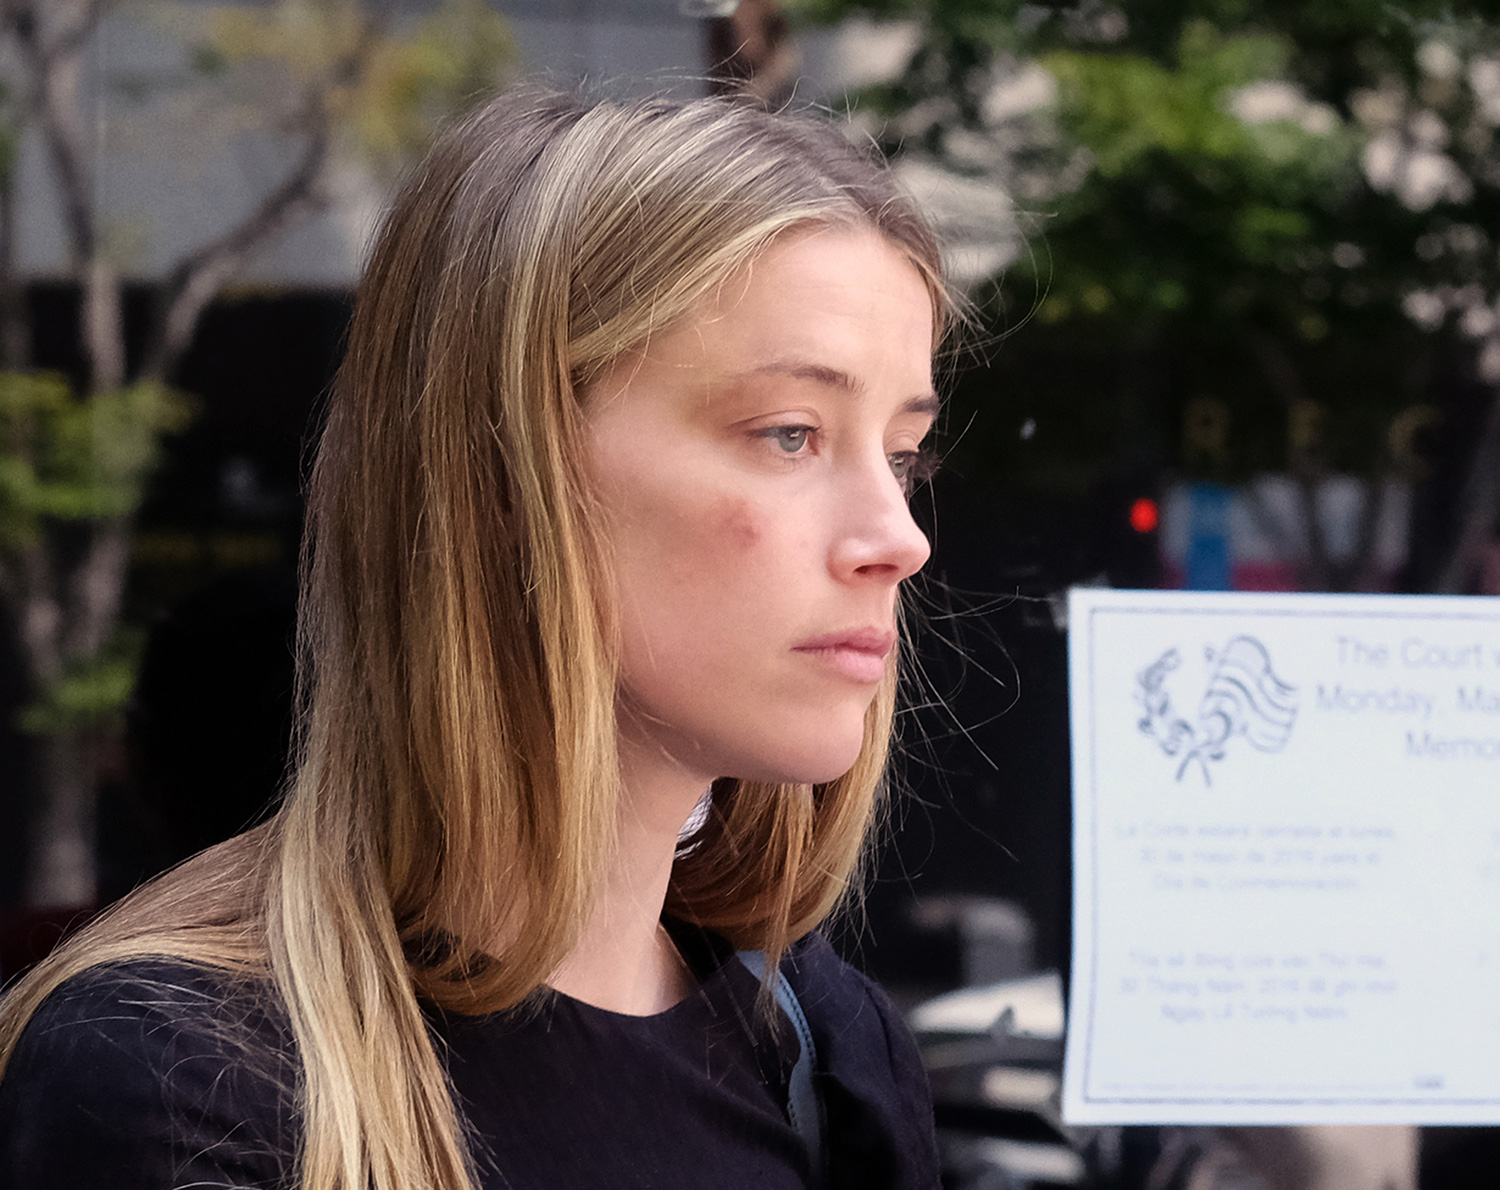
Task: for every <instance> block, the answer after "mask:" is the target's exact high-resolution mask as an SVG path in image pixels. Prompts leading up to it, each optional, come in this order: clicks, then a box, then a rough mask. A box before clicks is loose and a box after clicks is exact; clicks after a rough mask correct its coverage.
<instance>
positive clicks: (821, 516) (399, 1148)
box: [0, 91, 944, 1190]
mask: <svg viewBox="0 0 1500 1190" xmlns="http://www.w3.org/2000/svg"><path fill="white" fill-rule="evenodd" d="M943 314H944V303H943V298H942V289H941V283H940V280H939V268H938V258H937V253H936V250H935V248H934V245H933V241H932V238H931V236H930V234H929V232H928V230H927V228H926V226H925V225H924V223H923V222H922V220H921V218H920V217H919V216H918V215H917V213H916V212H915V210H914V209H913V207H912V206H911V204H910V203H909V202H908V200H906V199H905V198H903V197H902V196H901V195H900V194H899V193H898V192H897V191H896V190H895V189H894V187H893V185H892V183H891V181H890V180H889V177H888V175H887V174H886V173H885V172H884V171H883V170H882V169H881V168H879V167H878V166H877V165H875V164H873V163H872V162H870V161H869V160H867V159H866V158H865V157H863V156H862V155H861V154H860V153H858V152H856V151H855V150H853V149H852V148H850V147H849V146H848V145H847V144H845V143H844V142H843V141H842V140H841V139H840V138H839V136H838V135H837V134H836V133H835V132H834V131H832V130H831V129H828V128H824V127H821V126H818V125H814V124H810V123H806V122H802V121H796V120H790V119H785V118H780V117H776V116H772V115H769V114H766V113H764V112H761V111H757V110H754V109H751V108H749V107H746V106H741V105H735V104H731V103H727V102H723V101H698V102H693V103H686V104H679V103H674V102H669V101H645V102H639V103H614V102H597V103H594V102H586V101H584V100H581V99H579V98H578V97H576V96H570V95H566V94H556V93H551V92H544V91H521V92H517V93H514V94H511V95H508V96H505V97H502V98H500V99H499V100H497V101H495V102H493V103H491V104H489V105H488V106H486V107H484V108H483V109H481V110H479V111H477V112H476V113H475V114H473V115H472V116H470V117H469V118H468V119H466V120H465V121H464V122H463V123H461V124H460V125H459V126H458V127H456V128H454V129H453V130H451V131H450V132H449V133H448V134H447V135H446V136H444V137H443V138H442V139H441V140H440V141H439V143H438V144H437V146H436V147H435V148H434V150H433V151H432V153H431V154H430V156H429V157H428V159H427V161H426V162H425V163H424V164H423V166H422V167H421V168H420V169H419V170H418V171H417V172H416V173H415V175H414V177H413V178H412V179H411V181H410V182H409V183H408V185H407V187H406V189H405V191H404V193H403V194H402V195H401V197H400V198H399V199H398V201H397V202H396V205H395V207H394V208H393V210H392V212H391V214H390V217H389V219H388V221H387V223H386V226H385V229H384V232H383V233H382V235H381V237H380V239H379V242H378V244H377V246H376V248H375V250H374V254H373V257H372V259H371V262H370V265H369V268H368V271H367V273H366V276H365V278H364V280H363V282H362V284H361V287H360V291H359V294H358V300H357V303H356V310H355V315H354V321H353V326H352V328H351V331H350V338H349V346H348V352H347V357H346V359H345V361H344V364H343V366H342V369H341V371H340V374H339V378H338V381H337V383H336V386H335V391H334V394H333V398H332V402H331V407H330V409H329V413H328V419H327V425H326V427H325V429H324V432H323V436H322V440H321V444H320V447H319V452H318V458H317V464H316V467H315V471H314V474H313V477H312V484H311V493H310V503H309V511H308V542H309V544H308V547H307V552H306V555H305V565H304V596H303V603H302V608H301V613H300V614H301V621H300V625H299V651H300V658H299V661H300V671H299V672H300V688H301V703H302V726H301V735H300V743H299V749H298V761H297V764H296V767H295V773H294V775H293V778H292V779H291V781H290V782H289V786H288V792H287V795H286V800H285V804H284V806H283V807H282V809H281V810H280V812H279V813H278V814H277V816H276V817H275V818H274V819H273V820H272V821H271V822H270V823H269V824H267V825H266V826H265V827H262V828H258V829H257V830H254V831H251V832H249V833H248V834H245V835H241V836H240V837H238V838H236V839H234V840H231V841H230V842H228V843H226V844H223V845H221V846H219V847H216V848H213V849H211V850H210V851H208V852H205V853H204V854H202V855H200V856H199V857H197V858H196V859H194V860H193V861H190V862H189V863H188V864H186V865H184V866H183V867H182V868H180V869H178V870H176V871H175V872H173V873H171V874H169V875H168V876H166V877H164V878H163V879H161V880H159V881H157V882H156V883H155V884H153V885H152V886H149V887H147V888H146V889H143V890H141V891H139V892H137V893H136V894H134V895H133V896H132V897H130V898H128V899H127V900H126V901H125V902H123V903H122V904H121V905H120V906H119V907H118V908H116V909H115V910H114V911H113V912H112V913H110V914H109V915H108V916H107V917H106V918H105V919H104V920H102V921H100V922H99V923H97V924H95V925H94V926H92V927H90V928H89V929H88V930H87V931H85V932H84V933H83V934H82V935H80V936H79V937H78V938H77V939H76V940H74V941H73V942H72V943H71V944H70V945H68V946H66V947H65V948H64V949H63V950H62V951H61V952H60V953H58V954H57V955H55V956H53V957H52V958H51V959H50V960H49V961H48V963H47V964H45V965H44V966H43V967H42V968H40V969H38V970H37V971H36V972H34V973H33V974H32V975H31V976H30V977H29V978H28V979H27V980H26V981H24V982H23V983H22V984H21V985H20V986H19V987H17V988H16V989H14V990H13V991H12V992H11V993H10V994H9V996H8V997H7V999H6V1001H5V1002H4V1006H3V1009H0V1062H3V1061H6V1060H7V1059H8V1066H6V1067H5V1069H4V1073H3V1079H4V1081H3V1083H0V1171H3V1172H0V1181H3V1180H4V1179H5V1178H9V1182H7V1183H5V1184H7V1185H12V1184H13V1185H16V1186H37V1187H42V1186H46V1187H50V1186H78V1185H88V1184H107V1185H110V1186H115V1187H148V1186H150V1187H160V1186H177V1185H193V1186H207V1185H235V1186H244V1185H254V1186H261V1185H265V1186H272V1185H275V1186H281V1185H287V1186H292V1185H295V1186H301V1187H306V1188H309V1190H310V1188H314V1187H318V1188H323V1187H343V1188H345V1190H353V1188H356V1187H358V1188H363V1187H366V1186H372V1187H378V1188H380V1190H408V1188H410V1187H434V1188H438V1187H440V1188H443V1190H458V1188H460V1187H463V1188H468V1187H492V1186H513V1187H517V1188H519V1187H526V1186H545V1187H566V1186H585V1185H588V1186H593V1185H608V1186H634V1185H641V1186H646V1185H650V1186H663V1187H676V1186H690V1185H694V1186H696V1185H704V1184H715V1185H744V1186H800V1185H804V1184H809V1183H812V1182H816V1181H817V1180H818V1179H819V1178H820V1177H821V1176H822V1174H823V1172H824V1171H825V1170H826V1175H827V1180H828V1184H830V1185H860V1186H878V1185H882V1184H887V1185H892V1186H930V1185H935V1183H936V1158H935V1154H934V1147H933V1142H932V1137H931V1123H930V1115H929V1113H930V1108H929V1106H928V1104H927V1099H926V1091H925V1088H924V1086H923V1084H922V1081H921V1077H922V1076H921V1070H920V1067H919V1064H918V1063H917V1060H916V1056H915V1051H914V1048H913V1046H912V1043H911V1041H910V1038H909V1037H908V1036H907V1035H906V1034H905V1033H904V1032H903V1030H902V1027H901V1025H900V1023H899V1021H898V1019H897V1018H896V1016H895V1014H894V1013H893V1011H892V1009H891V1008H890V1005H889V1004H888V1002H887V1001H886V1000H885V999H884V997H883V996H881V995H880V993H879V992H878V991H877V990H876V989H874V988H873V986H872V985H870V984H868V982H866V981H865V980H863V978H862V977H860V976H858V975H857V974H856V973H854V972H853V971H852V970H851V969H849V968H847V967H845V966H844V965H843V964H842V963H840V962H839V961H838V960H837V959H836V958H835V957H834V956H833V954H832V952H831V951H830V950H829V949H828V947H827V944H826V943H824V942H822V941H821V940H820V939H818V938H817V937H816V936H811V937H807V938H806V939H805V940H803V941H798V940H799V939H804V936H805V935H808V932H809V931H810V930H812V929H813V928H814V927H815V926H816V925H817V924H818V923H819V922H820V921H822V920H823V918H824V917H825V916H826V915H827V914H828V913H829V912H830V911H831V910H832V909H833V907H834V906H835V905H836V904H837V903H838V902H839V900H840V898H841V897H843V896H844V895H845V894H846V893H847V891H848V890H849V889H850V887H851V882H852V879H853V875H854V873H855V870H856V868H857V866H858V861H859V858H860V855H861V849H862V847H863V844H864V841H865V836H866V834H867V832H868V829H869V827H870V825H871V823H872V821H873V819H874V816H875V814H876V809H877V803H878V792H879V789H880V785H881V775H882V770H883V768H884V764H885V759H886V748H887V741H888V737H889V734H890V730H891V717H892V705H893V692H894V682H895V658H894V645H895V643H896V638H895V621H896V599H897V591H898V586H899V584H900V582H901V581H902V580H903V579H905V578H907V577H908V576H909V575H911V574H912V573H913V572H915V571H916V570H917V569H918V567H920V565H921V564H922V562H923V561H924V560H925V558H926V556H927V543H926V540H925V539H924V538H923V536H922V535H921V533H920V532H919V531H918V530H917V528H916V526H915V525H914V524H913V523H912V520H911V518H910V515H909V513H908V511H907V506H906V495H907V490H908V488H909V487H910V484H911V483H912V482H913V481H914V479H915V478H916V477H917V475H918V472H919V471H920V468H921V466H922V453H921V451H922V448H921V442H922V439H923V438H924V436H925V435H926V433H927V431H928V430H929V428H930V426H931V423H932V420H933V418H934V416H935V412H936V398H935V397H934V395H933V391H932V379H931V365H932V351H933V347H934V344H935V342H936V341H937V338H938V331H939V328H940V326H941V324H942V321H943ZM710 782H712V791H711V794H708V795H705V788H706V787H707V786H708V785H709V783H710ZM206 795H207V794H206ZM736 948H739V949H740V950H742V951H758V952H764V955H765V956H766V958H767V959H768V960H769V963H770V966H769V970H770V971H771V973H772V974H771V976H770V977H768V978H767V979H766V980H765V981H764V983H763V984H762V983H758V982H757V980H756V978H755V977H754V976H753V975H752V974H751V972H750V971H749V970H748V969H747V966H746V965H745V964H742V963H740V962H736V961H734V957H733V952H734V951H735V949H736ZM778 961H780V966H779V968H778V966H777V964H778ZM749 965H752V966H753V963H752V964H749ZM778 969H779V970H781V971H782V972H784V974H785V976H786V978H787V980H788V981H789V986H790V995H788V994H787V991H786V987H787V985H784V984H783V983H782V982H781V981H780V980H779V979H777V978H776V977H775V972H776V971H777V970H778ZM773 991H775V992H776V993H777V995H776V996H775V997H773V995H772V992H773ZM778 1000H779V1001H780V1003H781V1004H782V1005H783V1006H784V1007H786V1008H789V1009H790V1010H791V1015H792V1016H793V1017H794V1018H795V1017H796V1016H797V1014H798V1010H799V1008H800V1009H802V1010H805V1016H806V1023H807V1025H808V1026H809V1035H807V1036H806V1037H804V1038H802V1039H800V1040H799V1037H798V1035H797V1033H796V1032H794V1031H793V1030H792V1029H791V1028H788V1027H787V1022H786V1019H785V1017H784V1015H783V1013H782V1012H781V1010H780V1009H778V1007H777V1001H778ZM801 1040H805V1041H807V1042H808V1043H809V1044H808V1045H805V1046H804V1045H802V1044H801V1043H800V1042H801ZM814 1053H815V1060H816V1069H817V1077H816V1079H815V1080H814V1081H815V1083H816V1085H817V1087H818V1088H819V1099H820V1100H821V1102H820V1104H819V1111H820V1113H821V1115H822V1117H823V1118H824V1121H825V1123H826V1127H825V1128H824V1130H823V1133H822V1135H821V1137H818V1136H816V1135H814V1136H813V1137H812V1143H811V1145H810V1146H809V1145H808V1144H807V1143H806V1139H805V1137H804V1135H799V1132H798V1131H797V1130H796V1127H795V1126H794V1123H793V1121H792V1120H790V1119H789V1118H788V1113H789V1096H790V1095H792V1094H793V1092H792V1090H791V1086H792V1084H793V1082H794V1079H795V1078H796V1077H800V1075H799V1069H800V1070H805V1069H806V1067H805V1065H804V1066H803V1067H801V1068H799V1067H798V1065H797V1063H798V1061H799V1059H800V1058H802V1056H803V1055H804V1054H808V1055H809V1056H813V1055H814ZM790 1110H791V1112H792V1114H794V1115H795V1114H796V1110H797V1109H796V1106H795V1104H792V1105H791V1106H790ZM802 1115H803V1119H802V1121H801V1122H802V1123H803V1124H805V1122H806V1109H805V1107H804V1108H803V1109H802Z"/></svg>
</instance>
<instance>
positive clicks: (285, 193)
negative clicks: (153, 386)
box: [140, 121, 332, 381]
mask: <svg viewBox="0 0 1500 1190" xmlns="http://www.w3.org/2000/svg"><path fill="white" fill-rule="evenodd" d="M331 143H332V137H331V134H330V131H329V128H328V126H327V124H326V122H323V121H320V122H319V123H317V124H315V125H314V127H313V128H312V129H311V130H310V132H309V134H308V142H307V145H306V147H305V149H304V150H303V153H302V157H301V159H300V160H299V161H298V162H297V165H296V166H295V167H294V168H293V170H292V172H291V173H290V174H289V175H288V176H287V177H286V179H285V180H284V181H282V183H281V184H280V185H279V186H277V187H276V189H274V190H273V191H271V193H270V194H268V195H267V196H266V197H265V199H264V200H263V201H262V202H261V203H260V205H259V206H257V207H256V208H255V210H253V211H252V212H250V214H249V215H248V216H247V217H246V218H245V220H244V221H243V222H241V223H240V224H239V225H238V226H237V227H233V228H231V229H230V230H229V231H227V232H225V233H224V234H223V235H221V236H220V237H219V238H218V239H216V240H212V241H210V242H209V243H207V244H205V245H203V246H202V247H201V248H199V249H197V250H196V251H194V252H192V253H191V254H190V255H188V256H187V257H185V258H184V259H183V260H181V261H180V262H179V263H178V265H177V267H176V268H174V269H173V270H172V272H171V274H170V275H169V276H168V277H167V279H166V281H165V282H164V283H163V285H162V293H161V298H160V305H159V306H158V309H159V310H160V311H161V313H160V315H159V316H158V318H157V321H156V326H155V328H154V330H153V333H152V337H151V341H150V345H149V347H148V348H147V351H146V357H145V361H144V363H143V364H142V367H141V372H140V374H141V376H142V377H143V378H145V379H150V380H163V381H164V380H166V379H168V378H169V377H170V375H171V373H172V371H173V369H174V368H175V367H176V366H177V363H178V361H179V360H181V358H182V355H183V353H184V352H185V351H187V349H188V346H189V345H190V344H191V343H192V339H193V331H194V329H195V328H196V327H197V325H198V320H199V318H200V317H201V316H202V314H203V311H204V309H205V308H206V307H207V305H208V303H209V302H211V301H212V300H213V299H214V297H215V295H216V294H217V293H218V292H219V290H220V289H222V288H223V287H224V285H225V284H226V283H227V282H228V281H229V279H230V278H231V277H233V276H234V274H235V273H237V272H238V271H239V270H240V269H241V268H242V267H243V266H244V264H245V262H246V260H247V259H248V258H249V257H250V256H251V255H252V254H253V253H254V252H255V251H256V250H257V249H258V248H260V247H262V246H263V245H264V244H266V243H267V242H268V241H269V240H271V239H272V238H273V237H275V236H276V234H277V233H279V232H280V231H282V230H283V229H284V228H285V227H286V226H288V225H289V224H290V223H292V222H293V221H294V220H296V219H297V217H298V216H300V215H301V214H303V213H304V212H306V211H309V210H317V209H319V208H321V207H323V206H325V205H326V204H327V199H326V197H325V196H324V195H323V194H322V193H320V190H321V183H322V181H323V175H324V173H325V171H326V169H327V166H328V161H329V158H330V147H331Z"/></svg>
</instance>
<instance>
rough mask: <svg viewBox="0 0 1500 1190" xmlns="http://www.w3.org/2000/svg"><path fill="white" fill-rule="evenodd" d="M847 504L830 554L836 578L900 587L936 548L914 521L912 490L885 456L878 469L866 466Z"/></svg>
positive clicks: (853, 484) (849, 492)
mask: <svg viewBox="0 0 1500 1190" xmlns="http://www.w3.org/2000/svg"><path fill="white" fill-rule="evenodd" d="M842 505H843V507H842V509H841V513H842V515H841V517H840V519H839V531H838V533H837V535H836V538H835V541H834V543H833V549H832V551H831V555H830V565H831V566H832V568H833V572H834V576H835V577H836V578H838V579H839V580H841V581H843V582H860V581H874V582H883V583H888V584H890V585H891V586H895V584H897V583H899V582H900V581H901V580H902V579H904V578H910V577H911V576H912V575H914V574H916V572H917V571H919V570H921V569H922V566H923V565H924V564H925V563H926V561H927V559H928V557H929V556H930V555H931V553H932V546H931V544H930V543H929V542H928V540H927V535H926V534H925V533H923V532H922V530H921V529H919V528H918V527H917V522H916V521H914V520H913V519H912V515H911V508H910V507H909V505H908V504H907V499H906V492H905V491H904V490H903V489H902V486H901V483H900V481H899V480H897V478H896V477H895V475H894V474H892V472H891V469H890V465H889V463H888V462H887V460H886V458H885V456H884V455H881V456H880V459H879V465H878V467H870V468H861V474H860V475H859V477H858V478H857V481H851V483H850V484H849V486H848V489H847V491H846V493H845V496H844V499H843V501H842Z"/></svg>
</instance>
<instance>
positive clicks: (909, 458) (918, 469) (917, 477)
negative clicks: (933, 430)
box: [886, 448, 937, 492]
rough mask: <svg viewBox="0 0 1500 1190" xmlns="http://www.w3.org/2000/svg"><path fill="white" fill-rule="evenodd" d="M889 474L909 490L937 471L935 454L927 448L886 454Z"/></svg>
mask: <svg viewBox="0 0 1500 1190" xmlns="http://www.w3.org/2000/svg"><path fill="white" fill-rule="evenodd" d="M886 459H887V460H888V461H889V462H890V465H891V474H893V475H894V476H895V477H896V479H897V481H898V482H899V483H900V484H901V486H902V487H903V488H905V489H906V490H907V491H908V492H910V491H911V490H912V489H913V488H914V487H916V486H917V484H919V483H923V482H925V481H926V480H929V479H931V478H932V476H933V473H934V472H936V471H937V456H936V455H935V454H934V453H933V452H932V451H931V450H927V449H925V448H924V449H921V450H898V451H895V452H893V453H892V454H889V455H887V456H886Z"/></svg>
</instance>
